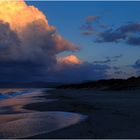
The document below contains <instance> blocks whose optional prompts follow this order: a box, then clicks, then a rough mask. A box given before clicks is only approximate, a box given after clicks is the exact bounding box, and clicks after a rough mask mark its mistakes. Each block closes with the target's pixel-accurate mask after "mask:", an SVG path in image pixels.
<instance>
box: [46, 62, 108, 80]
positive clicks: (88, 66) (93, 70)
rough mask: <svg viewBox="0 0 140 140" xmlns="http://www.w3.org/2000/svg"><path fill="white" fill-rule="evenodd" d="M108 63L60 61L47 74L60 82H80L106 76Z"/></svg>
mask: <svg viewBox="0 0 140 140" xmlns="http://www.w3.org/2000/svg"><path fill="white" fill-rule="evenodd" d="M109 69H110V67H109V66H108V65H101V64H94V63H88V62H83V63H81V64H78V65H77V64H76V65H74V64H73V65H71V64H68V63H67V64H66V63H60V64H58V65H57V66H56V68H55V71H54V72H53V71H50V73H49V75H51V77H53V79H55V81H59V82H60V81H61V82H82V81H86V80H98V79H104V78H107V71H108V70H109Z"/></svg>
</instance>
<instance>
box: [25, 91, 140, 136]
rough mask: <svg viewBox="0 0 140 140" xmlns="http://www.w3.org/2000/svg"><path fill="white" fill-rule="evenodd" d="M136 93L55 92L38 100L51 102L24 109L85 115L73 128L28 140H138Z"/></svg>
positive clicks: (139, 107) (138, 98) (139, 106)
mask: <svg viewBox="0 0 140 140" xmlns="http://www.w3.org/2000/svg"><path fill="white" fill-rule="evenodd" d="M139 92H140V91H139V90H131V91H128V90H124V91H97V90H93V89H56V90H51V91H47V94H46V93H44V96H43V97H41V98H46V99H55V100H54V101H52V102H40V103H31V104H27V105H25V106H24V108H25V109H28V110H34V111H41V112H44V111H65V112H75V113H80V114H83V115H87V119H85V120H84V121H82V122H79V123H77V124H75V125H72V126H69V127H65V128H63V129H59V130H57V131H53V132H51V133H44V134H41V135H36V136H33V137H30V138H140V133H139V132H140V121H139V118H140V111H139V110H140V102H139V101H140V94H139Z"/></svg>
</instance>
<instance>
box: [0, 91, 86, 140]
mask: <svg viewBox="0 0 140 140" xmlns="http://www.w3.org/2000/svg"><path fill="white" fill-rule="evenodd" d="M7 91H8V94H10V93H9V91H11V90H7ZM7 91H4V92H3V93H6V92H7ZM14 91H17V89H16V90H14ZM17 92H18V91H17ZM20 92H21V91H20ZM30 92H31V93H28V94H21V95H18V96H14V97H11V98H8V99H3V100H1V101H0V114H1V115H0V138H1V139H2V138H27V137H32V136H36V135H39V134H44V133H48V132H52V131H54V130H58V129H61V128H64V127H67V126H70V125H73V124H75V123H78V122H79V121H81V120H84V119H85V116H84V115H80V114H77V113H69V112H60V111H48V112H38V111H33V110H28V109H23V106H24V105H27V104H30V103H39V102H50V101H51V102H52V101H55V100H50V99H45V98H42V96H43V94H42V91H41V90H40V92H39V91H30ZM12 93H13V91H12ZM52 103H53V102H52Z"/></svg>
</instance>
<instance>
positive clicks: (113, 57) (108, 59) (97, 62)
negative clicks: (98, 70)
mask: <svg viewBox="0 0 140 140" xmlns="http://www.w3.org/2000/svg"><path fill="white" fill-rule="evenodd" d="M121 57H122V55H116V56H112V57H106V59H105V60H97V61H94V63H95V64H109V63H112V62H113V63H114V62H116V61H118V59H120V58H121Z"/></svg>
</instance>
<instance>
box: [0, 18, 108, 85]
mask: <svg viewBox="0 0 140 140" xmlns="http://www.w3.org/2000/svg"><path fill="white" fill-rule="evenodd" d="M74 50H77V47H76V46H75V45H73V44H72V43H70V42H68V41H67V40H65V39H63V38H62V37H61V36H60V35H58V33H57V32H56V31H55V30H50V31H46V29H45V28H44V23H43V21H41V20H37V21H34V22H33V23H30V24H28V25H27V26H26V28H24V30H22V33H21V34H20V36H19V34H18V33H16V32H15V31H13V30H11V28H10V26H9V24H8V23H4V22H0V81H49V80H51V81H52V80H54V81H59V82H62V81H63V82H64V81H69V82H80V81H83V80H95V79H103V78H105V77H106V72H107V70H108V69H109V66H107V65H101V64H90V63H86V62H83V63H81V64H72V65H71V64H63V63H61V64H60V63H58V62H57V60H56V56H57V54H58V53H60V52H63V51H74Z"/></svg>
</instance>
